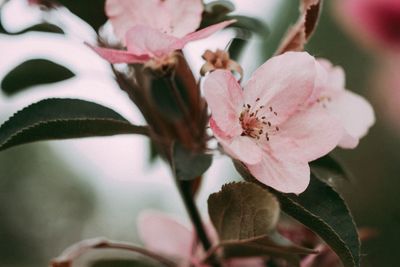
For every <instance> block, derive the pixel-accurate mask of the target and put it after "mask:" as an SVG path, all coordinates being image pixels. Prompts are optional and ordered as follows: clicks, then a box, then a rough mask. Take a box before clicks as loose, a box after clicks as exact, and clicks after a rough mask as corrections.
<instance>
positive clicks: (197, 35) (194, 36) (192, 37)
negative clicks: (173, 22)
mask: <svg viewBox="0 0 400 267" xmlns="http://www.w3.org/2000/svg"><path fill="white" fill-rule="evenodd" d="M235 22H236V20H234V19H232V20H227V21H223V22H220V23H217V24H214V25H211V26H208V27H206V28H204V29H201V30H199V31H196V32H192V33H189V34H187V35H186V36H184V37H183V38H182V39H181V41H180V43H179V46H181V47H180V48H182V47H184V46H185V45H186V44H187V43H189V42H193V41H196V40H200V39H204V38H207V37H209V36H210V35H212V34H214V33H216V32H217V31H219V30H222V29H224V28H225V27H227V26H229V25H231V24H232V23H235Z"/></svg>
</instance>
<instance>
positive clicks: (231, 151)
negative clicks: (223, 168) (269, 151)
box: [217, 136, 264, 164]
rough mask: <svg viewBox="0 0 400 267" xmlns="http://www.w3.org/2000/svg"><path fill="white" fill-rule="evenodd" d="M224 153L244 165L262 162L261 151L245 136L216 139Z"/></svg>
mask: <svg viewBox="0 0 400 267" xmlns="http://www.w3.org/2000/svg"><path fill="white" fill-rule="evenodd" d="M217 139H218V141H219V143H220V144H221V145H222V147H223V148H224V150H225V152H226V153H227V154H228V155H229V156H231V157H233V158H235V159H238V160H240V161H242V162H243V163H245V164H257V163H259V162H260V161H261V160H262V157H263V154H264V153H263V151H262V150H261V148H260V147H258V146H257V144H256V142H254V140H252V139H251V138H250V137H247V136H238V137H236V138H232V139H222V138H218V136H217Z"/></svg>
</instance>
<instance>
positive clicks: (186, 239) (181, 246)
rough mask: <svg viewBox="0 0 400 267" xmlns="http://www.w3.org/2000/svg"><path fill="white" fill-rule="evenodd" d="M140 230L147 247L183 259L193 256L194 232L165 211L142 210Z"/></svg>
mask: <svg viewBox="0 0 400 267" xmlns="http://www.w3.org/2000/svg"><path fill="white" fill-rule="evenodd" d="M138 231H139V236H140V238H141V239H142V241H143V243H144V244H145V246H146V248H147V249H150V250H154V251H155V252H159V253H162V254H165V255H170V256H176V257H178V258H181V259H189V258H190V256H191V253H192V246H193V244H194V238H193V232H192V231H191V230H189V229H188V228H186V227H185V226H183V225H182V224H180V223H178V222H177V221H176V220H174V219H172V218H171V217H169V216H167V215H165V214H163V213H160V212H155V211H146V212H142V213H141V214H140V215H139V218H138Z"/></svg>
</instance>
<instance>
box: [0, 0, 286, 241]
mask: <svg viewBox="0 0 400 267" xmlns="http://www.w3.org/2000/svg"><path fill="white" fill-rule="evenodd" d="M232 2H234V4H235V5H236V10H237V13H239V14H244V15H249V16H258V17H260V18H262V19H263V20H264V21H266V22H267V23H271V22H272V21H273V19H274V17H273V14H276V13H277V12H274V10H276V8H277V7H278V5H279V0H235V1H232ZM0 3H1V0H0ZM16 14H18V15H16ZM1 15H2V19H3V21H2V22H3V25H4V27H5V28H6V29H8V30H9V31H20V30H22V29H24V28H26V27H27V26H29V25H31V24H32V23H34V22H35V21H38V20H39V17H40V11H39V10H38V9H32V8H30V7H28V6H27V5H26V0H11V1H10V2H9V3H7V4H6V6H5V7H4V8H3V9H2V14H1ZM57 18H58V19H59V20H60V21H63V23H64V24H65V25H66V26H67V28H68V30H67V31H66V32H67V34H66V36H62V35H56V36H54V35H53V34H46V33H28V34H24V35H21V36H15V37H13V38H9V37H7V36H3V35H1V34H0V51H1V61H2V62H1V64H0V78H2V77H3V76H4V75H6V74H7V72H8V71H10V70H11V69H12V68H14V67H15V66H17V65H18V64H19V63H21V62H22V61H24V60H26V59H29V58H32V57H42V58H47V59H50V60H53V61H55V62H59V63H61V64H62V65H65V66H67V67H69V68H70V69H71V70H73V71H74V72H75V73H77V74H78V75H77V77H74V78H72V79H70V80H67V81H66V82H63V83H60V84H52V85H42V86H40V88H39V87H38V88H36V89H34V90H27V91H26V92H24V93H21V94H18V95H16V96H13V97H11V98H10V97H1V98H0V109H1V113H0V114H1V115H0V120H1V122H3V121H4V120H5V119H6V118H8V117H9V116H11V115H12V114H13V113H14V112H16V111H17V110H19V109H21V108H22V107H24V106H27V105H29V104H30V103H32V102H36V101H39V100H41V99H44V98H49V97H62V98H67V97H70V98H79V99H85V100H91V101H94V102H96V103H99V104H103V105H105V106H107V107H111V108H113V109H115V110H116V111H118V112H119V113H120V114H122V115H123V116H124V117H125V118H127V119H128V120H130V121H131V122H133V123H136V124H141V123H143V120H142V119H141V115H140V114H139V112H138V111H137V109H136V108H135V107H134V106H133V104H132V103H131V102H130V100H129V99H128V98H127V96H126V95H125V93H123V92H122V91H121V90H119V89H118V87H117V85H116V83H115V82H114V80H113V78H112V75H111V72H110V67H109V65H108V63H107V62H106V61H104V60H102V59H101V58H100V57H98V56H97V55H96V54H94V53H93V52H92V51H91V50H89V49H88V48H87V47H86V46H84V45H83V43H82V40H85V41H92V40H94V38H95V33H94V32H93V31H92V30H91V28H90V27H84V26H81V24H80V23H79V22H80V21H79V19H77V18H73V19H70V16H68V12H67V11H64V12H60V13H59V14H58V16H57ZM231 37H232V32H231V31H224V32H221V33H219V34H216V35H214V36H212V37H210V38H208V39H207V40H202V41H198V42H195V43H192V44H190V45H188V46H187V47H186V49H185V53H186V54H187V55H188V58H189V59H190V61H191V63H192V65H193V67H194V69H195V70H198V69H199V68H200V66H201V65H202V60H201V59H200V56H201V54H202V53H203V52H204V50H205V49H209V48H211V49H215V48H222V49H223V48H224V47H225V46H226V44H227V43H228V41H229V39H230V38H231ZM257 47H258V46H257V43H256V42H253V43H252V44H251V45H249V47H248V48H247V53H246V51H245V55H246V56H245V57H243V58H244V59H243V61H242V64H243V66H244V69H245V72H246V74H249V72H251V71H250V70H254V69H255V68H256V67H257V66H256V65H255V63H256V62H257V61H256V60H255V56H257V55H256V54H255V53H254V52H253V51H254V50H255V49H257ZM247 77H248V76H247ZM42 144H43V145H50V146H51V147H52V148H53V149H54V150H55V151H56V152H57V153H59V154H60V155H62V157H64V158H65V162H66V164H67V165H68V166H69V168H71V169H74V170H76V171H77V172H81V173H83V174H84V175H83V176H84V177H86V178H87V180H88V181H89V182H90V183H91V184H92V185H93V186H95V187H96V189H97V195H98V199H99V201H100V202H101V205H99V206H101V207H102V208H101V210H99V211H98V216H97V217H96V218H93V223H95V224H96V225H97V226H98V229H97V230H98V232H107V231H111V230H110V229H108V228H107V225H108V222H111V220H112V221H113V224H114V227H115V223H116V222H117V223H118V224H120V226H121V227H126V226H127V225H128V224H130V225H131V227H134V226H132V223H133V222H132V218H131V217H129V215H127V214H126V211H127V210H131V211H132V210H134V209H137V210H139V209H141V208H142V207H141V205H140V203H141V202H143V201H144V199H145V198H146V197H149V196H150V197H154V198H157V199H158V200H159V201H162V203H164V204H163V205H164V207H165V209H166V210H168V211H169V212H174V213H183V212H184V211H183V207H182V206H181V204H180V201H179V195H178V193H177V191H176V189H175V187H174V184H173V180H172V178H171V172H170V170H169V168H168V166H167V165H166V164H165V163H164V162H162V161H161V160H158V161H157V162H156V163H155V164H154V165H152V166H150V164H149V163H148V158H149V156H148V155H149V152H148V142H147V140H146V138H144V137H140V136H133V135H129V136H128V135H125V136H114V137H106V138H85V139H79V140H66V141H51V142H47V143H46V144H45V143H44V142H42ZM232 176H235V175H234V172H233V170H232V165H231V163H230V160H229V159H228V158H227V157H224V156H216V157H215V159H214V164H213V166H212V168H210V170H209V171H208V172H207V174H206V179H205V180H204V183H203V188H202V191H201V193H200V195H199V198H198V202H199V205H200V206H201V207H202V210H203V212H205V204H206V199H207V197H208V195H209V194H210V193H211V192H215V191H218V190H219V188H220V186H221V185H222V183H223V181H224V180H225V179H229V178H234V177H232ZM132 206H134V207H132ZM91 229H92V228H91ZM86 234H87V235H88V236H90V235H91V234H92V233H90V232H88V233H86ZM121 238H122V239H123V238H124V237H121Z"/></svg>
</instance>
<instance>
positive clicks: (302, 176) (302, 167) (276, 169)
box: [247, 153, 310, 194]
mask: <svg viewBox="0 0 400 267" xmlns="http://www.w3.org/2000/svg"><path fill="white" fill-rule="evenodd" d="M247 168H248V169H249V171H250V173H251V174H252V175H253V176H254V177H255V178H256V179H257V180H258V181H260V182H261V183H263V184H265V185H268V186H270V187H272V188H274V189H276V190H278V191H281V192H283V193H295V194H300V193H302V192H303V191H304V190H306V188H307V186H308V184H309V182H310V167H309V166H308V163H307V162H300V161H296V160H293V159H291V158H290V155H287V156H286V157H282V158H277V157H273V156H271V155H269V154H268V153H266V154H264V156H263V159H262V160H261V162H260V163H258V164H254V165H249V164H248V165H247Z"/></svg>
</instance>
